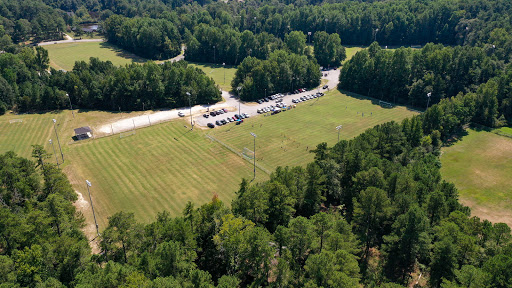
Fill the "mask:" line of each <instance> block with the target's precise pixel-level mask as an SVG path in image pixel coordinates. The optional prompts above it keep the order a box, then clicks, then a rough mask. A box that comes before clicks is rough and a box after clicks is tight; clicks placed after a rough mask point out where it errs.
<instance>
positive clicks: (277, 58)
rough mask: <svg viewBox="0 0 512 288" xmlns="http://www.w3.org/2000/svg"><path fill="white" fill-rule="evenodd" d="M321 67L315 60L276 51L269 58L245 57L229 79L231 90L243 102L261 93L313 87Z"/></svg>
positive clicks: (267, 93)
mask: <svg viewBox="0 0 512 288" xmlns="http://www.w3.org/2000/svg"><path fill="white" fill-rule="evenodd" d="M320 76H321V72H320V66H319V65H318V64H317V63H316V61H315V60H314V59H308V57H306V56H304V55H302V56H300V55H298V54H295V53H287V52H286V51H283V50H277V51H275V52H273V53H271V54H270V56H269V59H268V60H259V59H256V58H254V57H247V58H245V59H244V61H243V62H242V63H241V64H240V65H239V66H238V69H237V70H236V74H235V78H234V79H233V81H232V82H231V86H232V88H233V91H236V93H238V94H239V96H240V98H241V99H242V100H244V101H254V100H256V99H259V98H262V96H263V95H271V94H274V93H279V92H288V91H293V89H294V88H295V89H298V88H304V87H306V88H313V87H317V86H318V85H320Z"/></svg>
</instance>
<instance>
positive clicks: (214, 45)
mask: <svg viewBox="0 0 512 288" xmlns="http://www.w3.org/2000/svg"><path fill="white" fill-rule="evenodd" d="M213 63H215V45H213Z"/></svg>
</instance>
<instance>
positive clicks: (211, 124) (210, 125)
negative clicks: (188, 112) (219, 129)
mask: <svg viewBox="0 0 512 288" xmlns="http://www.w3.org/2000/svg"><path fill="white" fill-rule="evenodd" d="M206 126H208V127H210V128H214V127H215V125H213V123H208V124H206Z"/></svg>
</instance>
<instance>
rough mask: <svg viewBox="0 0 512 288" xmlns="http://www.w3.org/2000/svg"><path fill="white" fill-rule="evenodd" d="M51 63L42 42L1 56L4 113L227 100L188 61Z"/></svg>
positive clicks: (129, 108)
mask: <svg viewBox="0 0 512 288" xmlns="http://www.w3.org/2000/svg"><path fill="white" fill-rule="evenodd" d="M47 68H48V52H47V51H46V50H45V49H44V48H42V47H37V49H36V52H34V51H33V50H32V49H30V48H25V49H23V50H22V51H21V52H20V53H18V54H11V53H3V54H1V55H0V92H1V93H0V114H3V113H5V111H6V109H13V110H15V111H18V112H27V111H48V110H54V109H63V108H64V107H68V105H69V100H68V98H67V96H66V94H68V95H69V97H70V99H71V102H72V103H74V104H75V105H77V106H78V107H80V108H89V109H103V110H114V111H116V110H123V111H132V110H144V109H156V108H163V107H165V108H174V107H183V106H188V105H189V99H188V95H187V94H186V93H187V92H189V93H190V94H191V99H190V103H192V104H207V103H214V102H217V101H220V100H221V95H220V91H219V89H218V88H217V86H216V85H215V83H214V82H213V80H212V79H211V78H210V77H208V76H207V75H206V74H205V73H204V72H203V71H202V70H200V69H198V68H194V67H191V66H189V65H188V64H187V63H186V62H184V61H180V62H175V63H171V62H166V63H164V64H163V65H158V64H155V63H153V62H148V63H144V64H142V65H140V64H135V63H134V64H131V65H127V66H124V67H116V66H114V65H113V64H112V63H111V62H110V61H105V62H104V61H100V60H98V59H97V58H91V59H90V62H89V63H86V62H84V61H79V62H76V63H75V66H74V67H73V70H72V71H69V72H64V71H56V70H55V69H53V68H52V69H50V71H49V72H48V71H46V69H47Z"/></svg>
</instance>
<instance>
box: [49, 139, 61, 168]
mask: <svg viewBox="0 0 512 288" xmlns="http://www.w3.org/2000/svg"><path fill="white" fill-rule="evenodd" d="M50 144H52V148H53V155H55V161H57V167H59V158H57V153H55V146H54V145H53V141H52V139H50Z"/></svg>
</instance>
